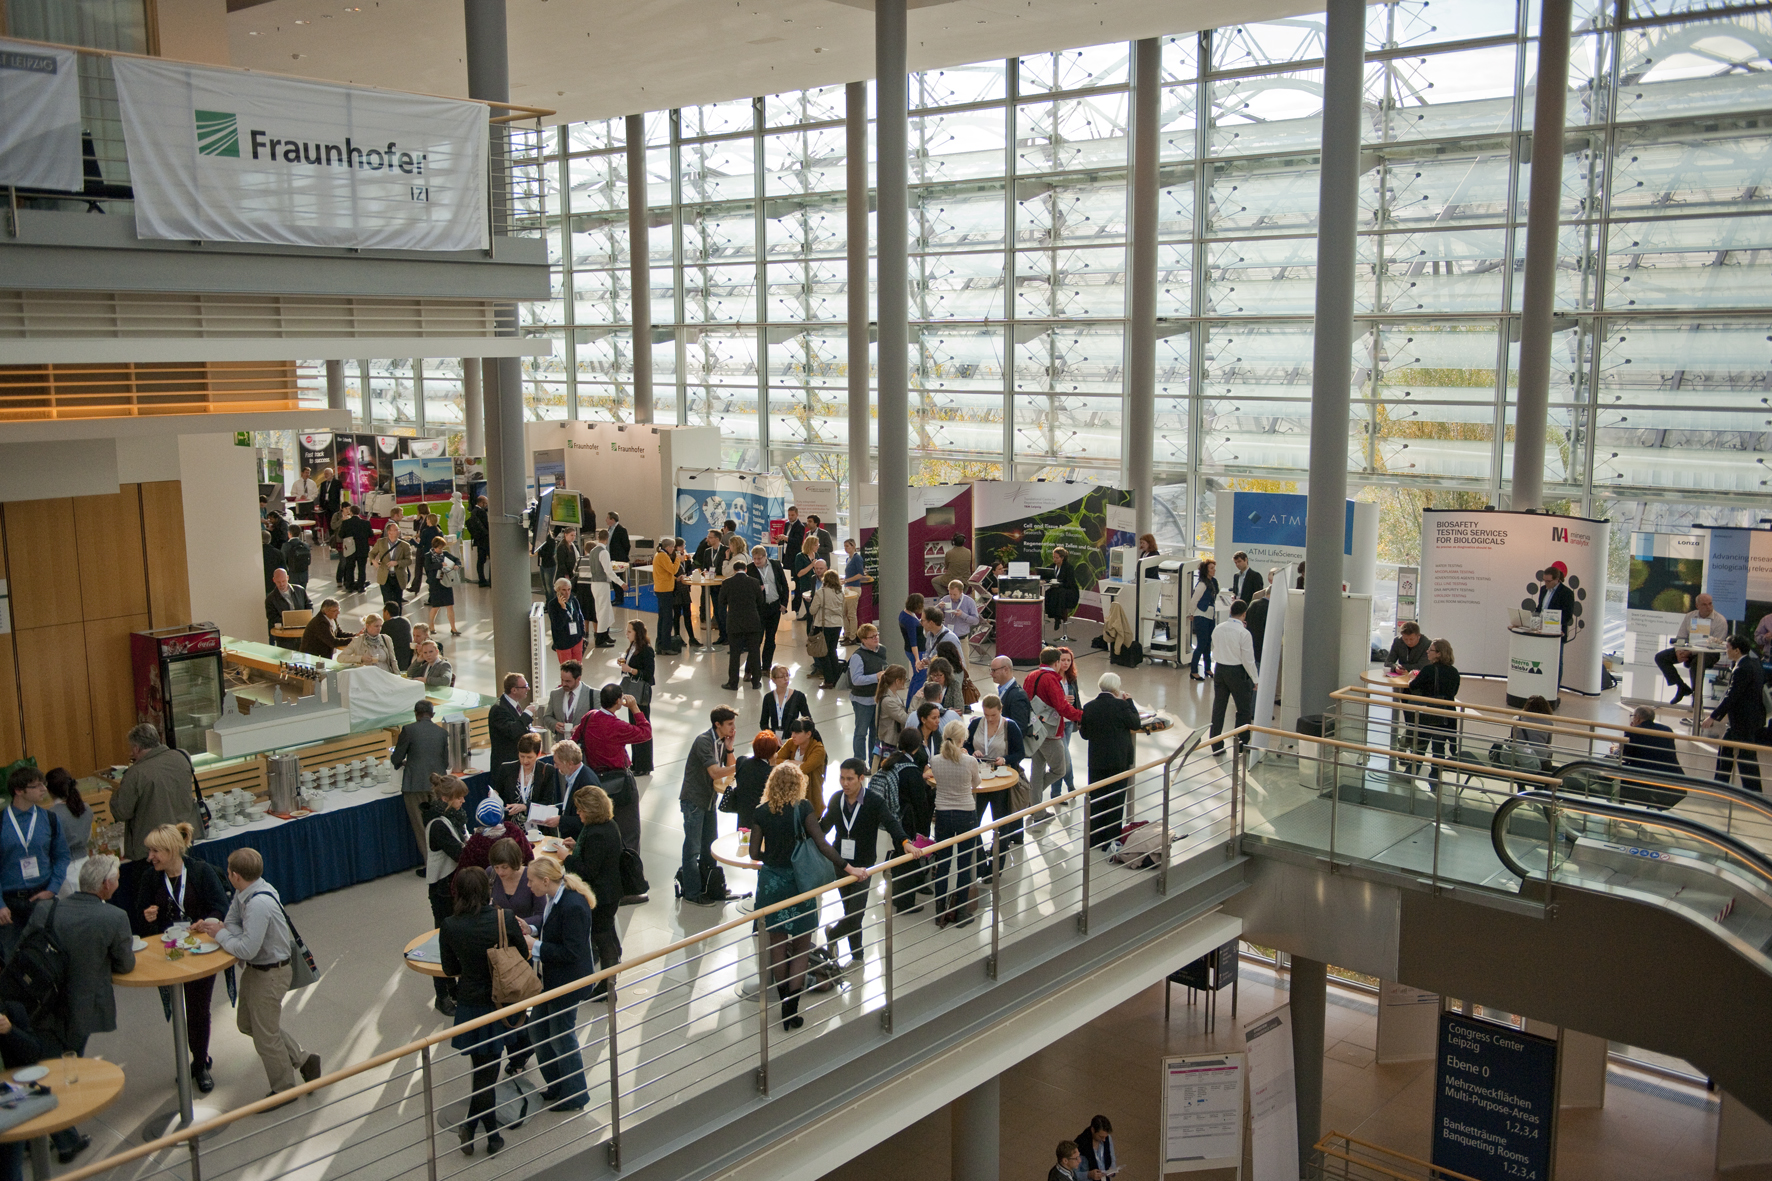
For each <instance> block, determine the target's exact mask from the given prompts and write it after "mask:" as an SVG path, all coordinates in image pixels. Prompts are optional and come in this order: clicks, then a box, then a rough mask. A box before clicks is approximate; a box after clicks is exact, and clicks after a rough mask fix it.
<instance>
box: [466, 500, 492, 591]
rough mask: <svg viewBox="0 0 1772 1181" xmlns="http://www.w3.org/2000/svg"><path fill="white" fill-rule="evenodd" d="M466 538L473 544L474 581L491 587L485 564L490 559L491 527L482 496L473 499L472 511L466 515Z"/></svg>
mask: <svg viewBox="0 0 1772 1181" xmlns="http://www.w3.org/2000/svg"><path fill="white" fill-rule="evenodd" d="M468 538H469V540H471V541H472V542H473V543H474V579H475V581H476V582H478V583H479V584H480V585H481V586H491V585H492V580H491V579H490V578H488V577H486V563H487V562H488V561H490V560H491V558H492V554H491V551H490V549H489V545H490V542H491V540H492V525H491V523H490V521H489V520H488V518H487V514H486V498H485V497H484V496H480V497H476V498H475V500H474V510H473V511H472V512H470V513H469V514H468Z"/></svg>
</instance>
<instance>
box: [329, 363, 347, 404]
mask: <svg viewBox="0 0 1772 1181" xmlns="http://www.w3.org/2000/svg"><path fill="white" fill-rule="evenodd" d="M326 408H327V409H328V410H349V409H350V407H349V406H348V405H346V404H345V363H344V362H343V361H328V362H326Z"/></svg>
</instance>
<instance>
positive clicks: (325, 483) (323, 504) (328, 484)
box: [314, 480, 344, 513]
mask: <svg viewBox="0 0 1772 1181" xmlns="http://www.w3.org/2000/svg"><path fill="white" fill-rule="evenodd" d="M343 493H344V485H343V484H341V483H340V482H339V481H337V480H322V481H320V498H319V499H318V500H316V501H315V502H314V503H315V504H316V505H318V506H319V508H320V511H321V512H326V513H336V512H338V505H339V498H340V496H342V495H343Z"/></svg>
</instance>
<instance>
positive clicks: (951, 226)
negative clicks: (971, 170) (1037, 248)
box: [910, 181, 1005, 250]
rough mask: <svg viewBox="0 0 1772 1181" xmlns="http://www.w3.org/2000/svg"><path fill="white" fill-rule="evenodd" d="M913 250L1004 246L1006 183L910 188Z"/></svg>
mask: <svg viewBox="0 0 1772 1181" xmlns="http://www.w3.org/2000/svg"><path fill="white" fill-rule="evenodd" d="M910 214H911V248H912V249H913V250H976V249H978V248H979V247H981V246H992V245H994V246H999V247H1000V246H1002V244H1003V219H1004V215H1005V210H1004V206H1003V183H1002V182H1001V181H991V182H972V183H969V184H957V185H923V186H919V187H917V188H914V189H912V190H911V206H910Z"/></svg>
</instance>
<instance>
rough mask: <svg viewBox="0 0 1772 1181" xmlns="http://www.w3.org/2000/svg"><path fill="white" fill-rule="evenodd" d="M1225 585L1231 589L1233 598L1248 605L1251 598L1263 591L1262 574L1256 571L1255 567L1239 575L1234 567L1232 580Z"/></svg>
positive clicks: (1252, 566)
mask: <svg viewBox="0 0 1772 1181" xmlns="http://www.w3.org/2000/svg"><path fill="white" fill-rule="evenodd" d="M1225 585H1226V586H1227V587H1229V588H1230V592H1231V597H1232V598H1236V599H1241V600H1242V601H1243V602H1245V603H1247V602H1249V601H1250V598H1249V596H1251V595H1253V594H1254V593H1255V592H1256V591H1258V590H1260V589H1261V573H1260V572H1259V571H1258V570H1256V569H1255V567H1254V565H1251V566H1250V567H1249V569H1247V570H1244V571H1242V572H1241V573H1238V571H1237V569H1236V568H1235V567H1234V566H1233V567H1232V568H1231V576H1230V580H1229V581H1228V582H1226V583H1225Z"/></svg>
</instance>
